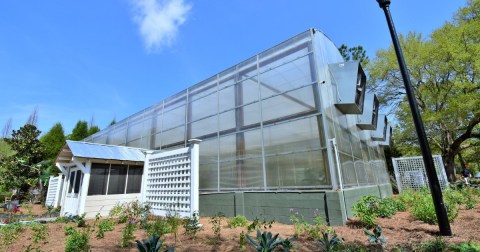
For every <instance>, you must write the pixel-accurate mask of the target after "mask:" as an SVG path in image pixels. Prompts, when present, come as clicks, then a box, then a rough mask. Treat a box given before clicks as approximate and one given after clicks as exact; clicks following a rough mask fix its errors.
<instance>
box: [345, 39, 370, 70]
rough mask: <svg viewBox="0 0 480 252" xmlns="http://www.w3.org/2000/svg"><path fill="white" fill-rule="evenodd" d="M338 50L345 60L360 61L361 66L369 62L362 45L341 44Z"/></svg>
mask: <svg viewBox="0 0 480 252" xmlns="http://www.w3.org/2000/svg"><path fill="white" fill-rule="evenodd" d="M338 51H339V52H340V54H341V55H342V57H343V59H344V60H345V61H350V60H356V61H360V64H362V66H363V67H365V66H366V65H368V63H369V62H370V60H369V59H368V56H367V54H366V51H365V49H363V46H354V47H350V48H349V47H348V46H347V45H345V44H342V45H341V46H340V47H339V48H338Z"/></svg>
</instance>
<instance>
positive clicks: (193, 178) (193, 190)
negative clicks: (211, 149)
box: [188, 139, 202, 216]
mask: <svg viewBox="0 0 480 252" xmlns="http://www.w3.org/2000/svg"><path fill="white" fill-rule="evenodd" d="M201 141H202V140H199V139H190V140H188V143H189V144H190V183H191V184H190V216H193V213H194V212H197V213H198V211H199V204H198V202H199V199H200V196H199V192H198V187H199V179H198V178H199V168H200V166H199V164H200V148H199V144H200V142H201Z"/></svg>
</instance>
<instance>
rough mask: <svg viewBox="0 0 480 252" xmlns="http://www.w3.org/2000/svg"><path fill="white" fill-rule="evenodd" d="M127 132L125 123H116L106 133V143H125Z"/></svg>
mask: <svg viewBox="0 0 480 252" xmlns="http://www.w3.org/2000/svg"><path fill="white" fill-rule="evenodd" d="M126 134H127V125H126V124H125V123H123V124H120V125H116V126H115V128H114V129H113V130H112V131H110V134H109V135H108V144H111V145H125V140H126Z"/></svg>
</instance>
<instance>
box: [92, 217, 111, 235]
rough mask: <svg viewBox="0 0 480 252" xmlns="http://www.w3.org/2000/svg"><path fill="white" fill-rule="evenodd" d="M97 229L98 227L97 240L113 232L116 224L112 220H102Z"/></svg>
mask: <svg viewBox="0 0 480 252" xmlns="http://www.w3.org/2000/svg"><path fill="white" fill-rule="evenodd" d="M97 227H98V229H97V231H96V233H95V236H96V237H97V238H104V237H105V233H106V232H108V231H112V230H113V229H114V228H115V223H114V222H113V220H112V219H110V218H106V219H103V220H101V221H100V222H99V223H98V225H97Z"/></svg>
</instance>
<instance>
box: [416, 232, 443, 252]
mask: <svg viewBox="0 0 480 252" xmlns="http://www.w3.org/2000/svg"><path fill="white" fill-rule="evenodd" d="M420 249H421V251H423V252H441V251H447V243H445V241H444V240H443V239H442V237H441V236H437V237H435V240H432V241H428V242H423V243H421V244H420Z"/></svg>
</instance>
